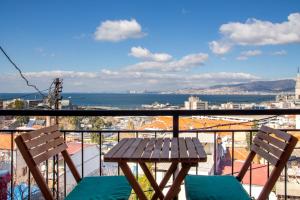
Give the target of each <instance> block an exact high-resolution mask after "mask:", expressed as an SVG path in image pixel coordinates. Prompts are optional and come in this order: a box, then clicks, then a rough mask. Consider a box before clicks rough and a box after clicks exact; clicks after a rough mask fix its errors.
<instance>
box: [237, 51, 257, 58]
mask: <svg viewBox="0 0 300 200" xmlns="http://www.w3.org/2000/svg"><path fill="white" fill-rule="evenodd" d="M261 54H262V52H261V51H260V50H249V51H243V52H242V53H241V55H243V56H248V57H250V56H258V55H261Z"/></svg>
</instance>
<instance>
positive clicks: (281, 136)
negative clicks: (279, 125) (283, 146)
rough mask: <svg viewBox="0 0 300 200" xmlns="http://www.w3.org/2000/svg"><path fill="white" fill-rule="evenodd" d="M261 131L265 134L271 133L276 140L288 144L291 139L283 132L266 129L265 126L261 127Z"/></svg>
mask: <svg viewBox="0 0 300 200" xmlns="http://www.w3.org/2000/svg"><path fill="white" fill-rule="evenodd" d="M260 130H261V131H263V132H266V133H273V134H275V135H276V136H277V137H278V138H280V139H282V140H284V141H286V142H288V141H290V139H291V135H290V134H288V133H286V132H283V131H280V130H277V129H272V128H270V127H267V126H262V127H261V129H260Z"/></svg>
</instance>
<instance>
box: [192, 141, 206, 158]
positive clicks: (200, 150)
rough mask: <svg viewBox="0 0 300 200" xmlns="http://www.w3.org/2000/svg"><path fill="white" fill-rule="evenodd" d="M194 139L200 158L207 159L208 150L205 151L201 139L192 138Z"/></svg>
mask: <svg viewBox="0 0 300 200" xmlns="http://www.w3.org/2000/svg"><path fill="white" fill-rule="evenodd" d="M192 140H193V143H194V145H195V147H196V150H197V153H198V156H199V158H202V159H204V160H206V159H207V156H206V152H205V151H204V148H203V146H202V144H201V143H200V141H199V139H198V138H192Z"/></svg>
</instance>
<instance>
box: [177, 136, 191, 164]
mask: <svg viewBox="0 0 300 200" xmlns="http://www.w3.org/2000/svg"><path fill="white" fill-rule="evenodd" d="M178 142H179V155H180V159H181V158H188V157H189V156H188V154H187V148H186V143H185V140H184V138H178Z"/></svg>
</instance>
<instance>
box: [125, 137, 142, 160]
mask: <svg viewBox="0 0 300 200" xmlns="http://www.w3.org/2000/svg"><path fill="white" fill-rule="evenodd" d="M141 141H142V138H136V139H135V141H134V142H133V143H132V145H131V146H130V147H129V148H128V150H127V151H126V152H125V153H124V154H123V156H122V157H123V158H129V157H131V155H132V154H133V153H134V151H135V150H136V149H137V147H138V146H139V144H140V142H141Z"/></svg>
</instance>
